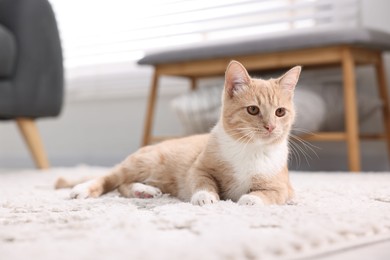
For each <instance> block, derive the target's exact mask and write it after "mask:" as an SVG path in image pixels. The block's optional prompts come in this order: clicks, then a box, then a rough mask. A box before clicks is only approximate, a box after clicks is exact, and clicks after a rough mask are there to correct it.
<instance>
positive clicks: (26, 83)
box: [0, 0, 64, 168]
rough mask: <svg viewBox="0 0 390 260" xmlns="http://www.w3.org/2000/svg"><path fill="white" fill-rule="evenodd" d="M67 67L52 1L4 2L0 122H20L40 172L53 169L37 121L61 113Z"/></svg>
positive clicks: (1, 11) (0, 34)
mask: <svg viewBox="0 0 390 260" xmlns="http://www.w3.org/2000/svg"><path fill="white" fill-rule="evenodd" d="M63 82H64V81H63V65H62V51H61V44H60V38H59V33H58V29H57V24H56V20H55V16H54V13H53V10H52V8H51V6H50V4H49V2H48V1H47V0H0V120H16V122H17V124H18V127H19V129H20V131H21V132H22V134H23V136H24V138H25V140H26V142H27V144H28V146H29V148H30V150H31V152H32V155H33V157H34V160H35V163H36V165H37V166H38V167H39V168H47V167H48V166H49V164H48V160H47V158H46V154H45V152H44V149H43V145H42V142H41V139H40V136H39V133H38V130H37V128H36V125H35V119H37V118H41V117H54V116H57V115H58V114H59V113H60V110H61V106H62V100H63Z"/></svg>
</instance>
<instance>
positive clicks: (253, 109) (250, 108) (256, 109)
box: [246, 106, 260, 116]
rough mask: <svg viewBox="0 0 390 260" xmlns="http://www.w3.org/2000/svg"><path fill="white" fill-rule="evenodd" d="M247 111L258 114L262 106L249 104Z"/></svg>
mask: <svg viewBox="0 0 390 260" xmlns="http://www.w3.org/2000/svg"><path fill="white" fill-rule="evenodd" d="M246 111H248V113H249V114H250V115H252V116H255V115H258V114H259V113H260V108H259V107H257V106H249V107H247V108H246Z"/></svg>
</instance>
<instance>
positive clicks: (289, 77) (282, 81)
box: [279, 66, 302, 92]
mask: <svg viewBox="0 0 390 260" xmlns="http://www.w3.org/2000/svg"><path fill="white" fill-rule="evenodd" d="M301 70H302V67H301V66H295V67H294V68H292V69H290V70H289V71H287V72H286V73H285V74H284V75H283V76H281V77H280V78H279V85H280V87H282V88H283V89H285V90H288V91H291V92H293V91H294V89H295V86H296V85H297V83H298V79H299V75H300V74H301Z"/></svg>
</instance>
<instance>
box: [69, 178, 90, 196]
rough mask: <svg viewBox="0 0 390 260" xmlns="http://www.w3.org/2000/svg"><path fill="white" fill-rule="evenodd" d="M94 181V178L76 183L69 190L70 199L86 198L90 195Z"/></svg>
mask: <svg viewBox="0 0 390 260" xmlns="http://www.w3.org/2000/svg"><path fill="white" fill-rule="evenodd" d="M94 183H95V180H91V181H87V182H84V183H81V184H78V185H76V186H74V187H73V189H72V191H71V192H70V198H71V199H86V198H89V197H91V186H92V185H93V184H94Z"/></svg>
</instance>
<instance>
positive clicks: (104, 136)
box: [0, 0, 390, 170]
mask: <svg viewBox="0 0 390 260" xmlns="http://www.w3.org/2000/svg"><path fill="white" fill-rule="evenodd" d="M361 4H362V6H363V8H362V22H363V25H366V26H369V27H372V28H380V29H383V30H386V31H388V32H390V17H389V15H388V13H387V11H388V10H390V1H386V0H362V1H361ZM386 65H387V75H388V79H389V80H390V55H386ZM146 71H147V72H146V73H145V75H146V78H147V80H148V82H146V84H147V85H149V81H150V73H151V71H150V70H146ZM148 75H149V76H148ZM359 75H361V76H360V77H359V79H361V80H360V81H359V84H360V85H361V86H368V87H367V88H363V91H364V92H375V90H374V89H375V86H376V85H375V84H376V79H375V78H374V76H373V75H374V74H373V70H372V69H371V68H368V69H365V68H363V69H359ZM172 86H173V87H172ZM136 89H137V88H136ZM187 89H188V82H187V81H186V80H174V81H170V80H164V81H163V82H162V91H161V92H160V94H161V95H160V98H159V104H158V108H157V119H156V121H155V126H156V127H155V131H156V132H157V133H159V134H167V135H172V134H179V133H181V127H180V124H179V122H178V120H177V118H176V116H175V115H174V113H173V112H172V110H171V109H170V107H169V101H170V100H171V98H172V97H174V96H176V95H177V94H180V93H184V92H185V91H186V90H187ZM135 92H136V93H134V92H132V91H125V92H124V93H119V94H118V93H111V94H110V93H96V92H94V93H93V95H82V96H80V95H78V94H76V93H75V92H73V91H69V92H68V93H67V98H66V100H65V104H64V109H63V113H62V114H61V116H60V117H58V118H54V119H44V120H39V121H38V126H39V128H40V131H41V134H42V138H43V140H44V143H45V146H46V150H47V153H48V155H49V160H50V162H51V164H52V165H53V166H73V165H77V164H90V165H102V166H111V165H114V164H116V163H118V162H120V161H121V160H122V159H123V158H124V157H125V156H127V155H128V154H129V153H131V152H133V151H135V150H136V149H137V148H138V147H139V145H140V140H141V132H142V129H143V123H144V114H145V108H146V98H147V89H145V88H141V89H137V91H135ZM373 94H375V93H373ZM372 126H375V127H374V128H375V129H376V128H379V127H380V118H379V117H376V118H373V119H372V120H371V122H369V123H367V124H366V125H365V129H366V130H372V129H371V128H372ZM316 145H317V146H319V147H320V149H318V150H317V153H318V156H319V158H320V159H316V156H315V155H313V154H311V157H312V158H313V159H309V163H310V165H309V164H307V163H306V162H305V160H304V159H303V158H302V162H301V165H300V166H299V167H298V166H294V167H293V168H295V169H301V170H305V169H311V170H340V169H341V170H345V169H347V164H346V156H345V145H344V144H343V143H317V144H316ZM362 155H363V169H364V170H389V163H388V159H387V155H386V149H385V145H384V144H383V143H380V142H363V143H362ZM293 163H294V164H296V163H295V161H294V160H293ZM21 167H22V168H24V167H33V163H32V160H31V158H30V155H29V153H28V151H27V148H26V147H25V144H24V142H23V140H22V139H21V137H20V134H19V132H18V130H17V128H16V126H15V124H14V122H12V121H10V122H1V124H0V168H21Z"/></svg>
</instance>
